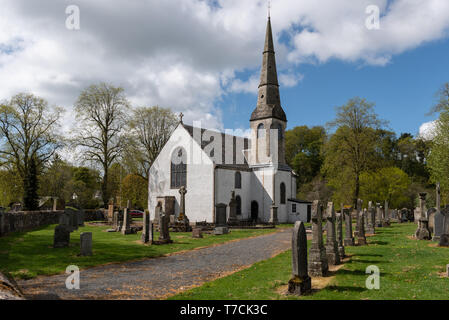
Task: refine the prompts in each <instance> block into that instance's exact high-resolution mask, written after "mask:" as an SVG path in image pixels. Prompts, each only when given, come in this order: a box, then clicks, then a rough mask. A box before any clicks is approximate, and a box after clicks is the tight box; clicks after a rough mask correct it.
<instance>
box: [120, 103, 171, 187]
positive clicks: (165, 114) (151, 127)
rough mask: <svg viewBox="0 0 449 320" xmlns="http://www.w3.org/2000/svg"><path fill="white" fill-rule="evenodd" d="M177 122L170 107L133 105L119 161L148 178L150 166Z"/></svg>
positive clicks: (129, 169) (130, 169) (131, 170)
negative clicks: (125, 140)
mask: <svg viewBox="0 0 449 320" xmlns="http://www.w3.org/2000/svg"><path fill="white" fill-rule="evenodd" d="M178 123H179V121H178V119H177V117H176V115H175V114H174V113H173V112H172V111H171V110H170V109H164V108H160V107H158V106H156V107H152V108H148V107H142V108H137V109H135V110H134V111H133V115H132V117H131V119H130V121H129V123H128V125H129V134H128V135H127V142H126V148H125V152H124V156H123V162H124V165H125V166H126V167H128V171H130V172H134V173H136V174H139V175H141V176H142V177H144V178H145V179H148V173H149V170H150V167H151V165H152V164H153V162H154V160H155V159H156V157H157V156H158V155H159V153H160V152H161V150H162V148H163V147H164V146H165V144H166V143H167V141H168V139H169V138H170V135H171V133H172V132H173V130H174V129H175V128H176V125H177V124H178Z"/></svg>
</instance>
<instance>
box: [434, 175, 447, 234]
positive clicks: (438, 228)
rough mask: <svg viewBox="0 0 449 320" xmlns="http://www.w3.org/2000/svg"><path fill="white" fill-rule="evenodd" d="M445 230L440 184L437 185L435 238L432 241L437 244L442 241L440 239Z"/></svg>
mask: <svg viewBox="0 0 449 320" xmlns="http://www.w3.org/2000/svg"><path fill="white" fill-rule="evenodd" d="M443 229H444V215H443V214H442V213H441V189H440V183H439V182H438V183H437V186H436V213H435V216H434V229H433V238H432V240H433V241H435V242H439V241H440V237H441V235H442V234H443Z"/></svg>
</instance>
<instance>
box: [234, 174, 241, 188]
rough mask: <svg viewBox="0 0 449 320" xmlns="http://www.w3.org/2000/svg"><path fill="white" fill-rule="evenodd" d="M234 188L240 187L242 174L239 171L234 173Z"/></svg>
mask: <svg viewBox="0 0 449 320" xmlns="http://www.w3.org/2000/svg"><path fill="white" fill-rule="evenodd" d="M235 188H236V189H242V174H241V173H240V172H236V173H235Z"/></svg>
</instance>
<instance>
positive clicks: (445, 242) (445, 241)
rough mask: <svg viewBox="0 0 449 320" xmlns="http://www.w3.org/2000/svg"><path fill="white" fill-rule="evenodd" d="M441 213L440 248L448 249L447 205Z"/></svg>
mask: <svg viewBox="0 0 449 320" xmlns="http://www.w3.org/2000/svg"><path fill="white" fill-rule="evenodd" d="M441 213H442V214H443V216H444V219H443V232H442V234H441V235H440V242H439V246H440V247H449V205H447V206H446V207H445V208H444V209H443V210H441Z"/></svg>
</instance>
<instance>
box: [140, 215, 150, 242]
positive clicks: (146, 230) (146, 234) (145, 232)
mask: <svg viewBox="0 0 449 320" xmlns="http://www.w3.org/2000/svg"><path fill="white" fill-rule="evenodd" d="M150 223H151V221H150V213H149V212H148V210H145V212H144V214H143V229H142V243H148V242H149V241H150Z"/></svg>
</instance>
